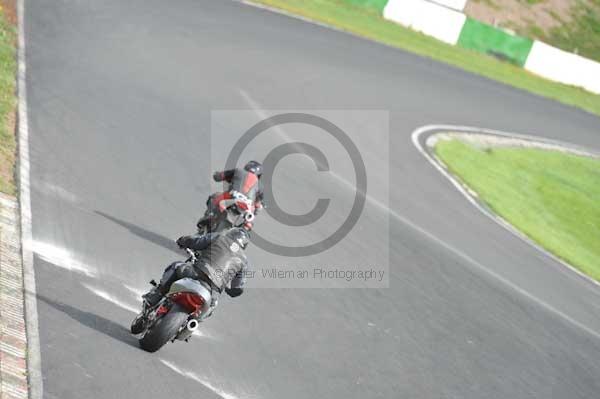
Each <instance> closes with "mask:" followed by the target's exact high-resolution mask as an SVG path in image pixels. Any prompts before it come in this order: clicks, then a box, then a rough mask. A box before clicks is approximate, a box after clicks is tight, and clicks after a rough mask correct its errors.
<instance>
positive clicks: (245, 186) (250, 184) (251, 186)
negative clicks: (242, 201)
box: [198, 161, 263, 228]
mask: <svg viewBox="0 0 600 399" xmlns="http://www.w3.org/2000/svg"><path fill="white" fill-rule="evenodd" d="M262 172H263V166H262V164H261V163H260V162H257V161H250V162H248V163H247V164H246V165H245V166H244V168H243V169H239V168H235V169H228V170H224V171H217V172H215V173H214V174H213V179H214V181H216V182H226V183H228V187H227V188H226V190H225V191H223V192H221V193H215V194H212V195H211V196H210V197H208V200H207V201H206V206H207V212H206V214H205V216H204V217H203V218H202V219H200V221H199V222H198V228H201V227H202V226H203V225H205V224H207V223H208V222H209V220H210V218H211V217H212V216H214V213H215V212H216V209H217V207H218V205H219V203H220V202H221V201H222V200H226V199H230V198H231V194H232V193H233V192H238V193H241V194H243V195H245V196H246V197H247V198H248V199H250V200H251V201H252V202H253V203H254V206H255V211H259V210H260V209H262V208H263V187H262V182H261V181H260V178H261V176H262ZM248 227H250V228H251V227H252V225H251V224H249V226H248Z"/></svg>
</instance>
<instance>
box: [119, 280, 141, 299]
mask: <svg viewBox="0 0 600 399" xmlns="http://www.w3.org/2000/svg"><path fill="white" fill-rule="evenodd" d="M123 287H125V289H126V290H127V291H129V292H130V293H131V294H132V295H133V296H135V297H136V298H137V299H139V300H141V297H142V295H144V294H145V293H146V291H144V290H141V289H139V288H136V287H132V286H131V285H128V284H123Z"/></svg>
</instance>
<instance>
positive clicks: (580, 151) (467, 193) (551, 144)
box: [412, 125, 600, 287]
mask: <svg viewBox="0 0 600 399" xmlns="http://www.w3.org/2000/svg"><path fill="white" fill-rule="evenodd" d="M440 126H444V125H440ZM440 126H435V125H432V126H424V127H423V128H419V129H417V130H416V131H415V132H413V135H412V141H413V144H414V145H415V146H416V147H417V149H418V150H419V151H420V152H421V153H422V154H423V155H424V156H425V158H427V160H428V161H429V162H430V163H431V164H432V165H433V166H435V167H436V169H437V170H439V171H440V172H441V173H442V174H443V175H444V176H445V177H446V178H447V179H448V180H450V182H451V183H452V185H454V187H456V188H457V189H458V191H460V193H461V194H462V195H463V196H464V197H465V198H467V200H469V202H470V203H472V204H473V205H474V206H475V207H476V208H477V209H479V210H480V211H481V212H482V213H484V214H485V215H487V216H489V217H490V218H491V219H492V220H493V221H494V222H496V223H498V224H499V225H501V226H502V227H504V228H505V229H507V230H508V231H510V232H511V233H512V234H514V235H515V236H517V237H518V238H520V239H521V240H523V241H525V242H526V243H527V244H529V245H531V246H533V247H535V248H536V249H538V250H539V251H541V252H543V253H544V254H545V255H547V256H548V257H550V258H552V259H553V260H555V261H556V262H558V263H560V264H561V265H563V266H565V267H566V268H568V269H569V270H571V271H573V272H574V273H576V274H578V275H579V276H580V277H582V278H583V279H585V280H586V281H588V282H590V283H592V284H594V285H596V286H598V287H600V283H599V282H598V281H596V280H594V279H593V278H591V277H589V276H588V275H586V274H583V273H582V272H580V271H579V270H577V269H576V268H575V267H574V266H572V265H570V264H568V263H567V262H565V261H564V260H562V259H560V258H559V257H557V256H556V255H554V254H553V253H551V252H549V251H548V250H546V249H545V248H544V247H542V246H541V245H539V244H538V243H536V242H535V241H533V240H532V239H530V238H529V237H527V236H526V235H525V234H523V233H521V232H520V231H519V230H517V229H516V228H515V227H514V226H513V225H512V224H510V223H508V222H507V221H506V220H505V219H504V218H502V217H500V216H499V215H496V214H495V213H492V212H490V210H489V209H487V208H485V207H483V206H481V204H480V203H479V202H478V201H477V200H476V199H475V196H474V195H473V192H472V190H471V189H470V188H469V187H467V186H466V185H465V184H463V183H462V182H461V181H459V180H458V179H457V178H456V177H455V176H454V175H452V174H451V173H450V172H448V170H447V169H446V168H445V165H444V163H443V162H442V161H441V160H439V159H438V158H437V157H432V156H431V155H430V154H429V153H428V152H427V151H425V149H424V148H423V147H422V146H421V143H420V141H419V137H420V136H421V135H422V134H424V133H428V132H432V131H439V132H440V133H443V132H444V130H446V128H448V129H447V130H446V132H467V133H473V134H477V133H481V132H483V133H486V134H488V135H497V136H502V137H506V138H509V139H519V140H526V141H529V142H531V143H540V145H545V146H548V148H554V149H556V148H562V149H563V150H564V151H566V152H571V153H573V154H576V155H582V156H593V157H598V156H600V154H598V153H597V152H595V151H592V150H587V149H584V148H582V147H579V146H574V145H572V144H568V143H564V142H560V141H557V140H549V139H543V138H538V137H533V136H527V135H523V134H518V133H510V132H501V131H497V130H491V129H483V128H476V127H469V126H445V127H442V128H441V129H440Z"/></svg>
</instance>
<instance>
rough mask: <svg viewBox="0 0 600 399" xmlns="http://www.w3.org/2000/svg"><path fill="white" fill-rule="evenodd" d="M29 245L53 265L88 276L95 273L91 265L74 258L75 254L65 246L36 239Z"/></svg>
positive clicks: (93, 275)
mask: <svg viewBox="0 0 600 399" xmlns="http://www.w3.org/2000/svg"><path fill="white" fill-rule="evenodd" d="M30 247H31V250H32V251H33V252H34V253H35V254H36V255H37V256H39V257H40V258H41V259H43V260H45V261H46V262H48V263H50V264H53V265H54V266H58V267H60V268H63V269H66V270H69V271H72V272H78V273H82V274H85V275H86V276H88V277H95V276H96V274H97V272H96V270H95V269H94V268H93V267H91V266H88V265H86V264H84V263H82V262H80V261H79V260H77V259H75V256H74V255H73V254H72V253H71V252H69V251H68V250H66V249H65V248H61V247H58V246H56V245H53V244H50V243H47V242H42V241H37V240H32V241H31V246H30Z"/></svg>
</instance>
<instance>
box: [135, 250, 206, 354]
mask: <svg viewBox="0 0 600 399" xmlns="http://www.w3.org/2000/svg"><path fill="white" fill-rule="evenodd" d="M187 251H188V253H189V254H190V257H189V259H188V262H192V263H194V262H195V261H196V255H195V254H194V252H193V251H191V250H189V249H187ZM151 284H153V285H156V283H155V282H154V281H152V282H151ZM211 299H212V298H211V289H210V286H209V285H208V284H207V283H205V282H203V281H198V280H195V279H192V278H182V279H180V280H177V281H175V282H174V283H173V284H172V285H171V288H170V289H169V292H168V293H167V294H166V295H165V296H164V297H163V298H162V299H161V300H160V302H158V303H157V304H156V305H155V306H153V307H151V308H146V306H147V304H146V302H145V301H144V304H143V305H142V312H141V313H140V314H139V315H138V316H137V317H136V318H135V319H134V320H133V322H132V323H131V332H132V333H133V334H135V335H136V336H137V337H138V339H139V344H140V347H141V348H142V349H143V350H145V351H147V352H156V351H157V350H159V349H160V348H162V347H163V346H164V345H165V344H166V343H167V342H169V341H171V342H175V340H180V341H186V342H187V341H188V339H189V338H190V337H191V336H192V334H193V333H194V331H195V330H196V329H198V326H199V322H200V321H202V320H203V319H205V318H206V317H208V316H209V315H210V313H211V312H212V309H211V308H210V304H211Z"/></svg>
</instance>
